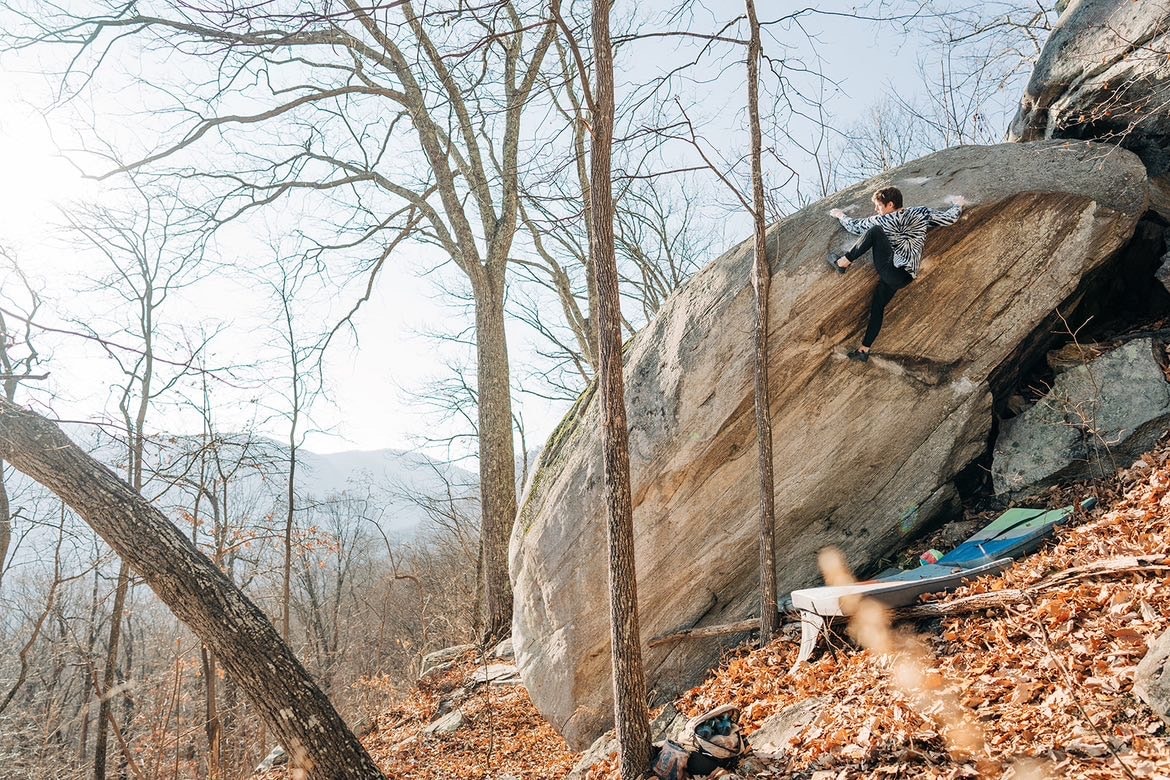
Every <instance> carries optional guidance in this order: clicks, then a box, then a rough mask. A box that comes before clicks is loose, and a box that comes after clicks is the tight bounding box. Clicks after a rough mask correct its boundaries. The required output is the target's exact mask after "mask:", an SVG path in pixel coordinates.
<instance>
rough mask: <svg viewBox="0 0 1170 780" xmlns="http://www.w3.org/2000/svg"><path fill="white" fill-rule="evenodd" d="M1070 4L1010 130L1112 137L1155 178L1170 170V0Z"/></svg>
mask: <svg viewBox="0 0 1170 780" xmlns="http://www.w3.org/2000/svg"><path fill="white" fill-rule="evenodd" d="M1068 5H1069V7H1068V9H1067V10H1066V11H1065V12H1064V14H1063V15H1062V16H1061V17H1060V20H1059V21H1058V22H1057V24H1056V26H1055V27H1054V28H1053V30H1052V34H1051V35H1050V36H1049V39H1048V42H1047V43H1046V44H1045V46H1044V50H1043V52H1042V53H1041V55H1040V59H1039V61H1038V62H1037V64H1036V68H1035V70H1034V71H1033V73H1032V78H1031V80H1030V81H1029V82H1028V87H1027V90H1026V91H1025V93H1024V98H1023V100H1022V101H1021V102H1020V109H1019V111H1018V113H1017V114H1016V117H1015V119H1014V120H1013V122H1012V127H1011V132H1010V136H1011V137H1012V138H1013V139H1015V140H1022V141H1033V140H1039V139H1045V138H1076V139H1098V140H1102V141H1112V142H1113V143H1120V144H1121V146H1123V147H1124V148H1126V149H1129V150H1131V151H1133V152H1135V153H1137V155H1138V156H1139V157H1141V159H1142V161H1143V162H1144V163H1145V164H1146V166H1147V167H1148V168H1149V173H1150V175H1151V176H1153V177H1164V176H1167V175H1170V58H1168V57H1167V53H1168V52H1170V4H1168V3H1165V2H1146V0H1141V2H1135V1H1134V0H1073V2H1071V3H1069V4H1068ZM1167 216H1170V211H1168V212H1167Z"/></svg>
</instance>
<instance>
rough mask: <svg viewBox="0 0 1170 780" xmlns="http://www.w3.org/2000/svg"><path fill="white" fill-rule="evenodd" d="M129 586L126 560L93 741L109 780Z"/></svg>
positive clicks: (100, 777) (97, 762)
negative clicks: (112, 724) (109, 746)
mask: <svg viewBox="0 0 1170 780" xmlns="http://www.w3.org/2000/svg"><path fill="white" fill-rule="evenodd" d="M34 479H35V477H34ZM61 498H62V499H63V500H65V502H66V503H68V499H66V498H65V496H61ZM74 509H76V507H74ZM111 546H113V545H111ZM129 586H130V571H129V569H127V568H126V561H125V560H122V562H121V563H120V564H119V565H118V585H117V587H116V588H115V590H114V608H113V610H111V612H110V639H109V642H108V643H107V645H106V667H105V671H103V672H102V689H101V690H100V691H98V696H99V697H100V698H99V699H98V719H97V723H96V724H95V725H96V726H97V734H96V736H95V737H94V742H93V745H94V753H93V776H94V780H105V778H106V753H107V744H108V743H109V733H110V722H111V721H112V720H113V719H114V717H115V715H114V692H115V683H116V681H117V677H116V675H117V669H118V649H119V647H120V646H121V642H122V613H123V612H124V611H125V608H126V591H127V589H128V588H129Z"/></svg>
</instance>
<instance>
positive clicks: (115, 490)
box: [0, 400, 382, 780]
mask: <svg viewBox="0 0 1170 780" xmlns="http://www.w3.org/2000/svg"><path fill="white" fill-rule="evenodd" d="M0 456H2V457H4V458H5V459H7V460H8V461H9V462H11V463H12V464H13V465H14V466H15V467H16V468H18V469H20V470H21V471H22V472H24V473H25V474H27V475H28V476H30V477H31V478H33V479H35V480H37V481H38V482H40V483H41V484H42V485H44V486H45V487H47V488H49V489H50V490H52V491H53V492H54V493H56V494H57V495H58V496H60V497H61V499H62V500H64V501H65V503H66V504H68V505H69V506H70V507H71V508H73V510H74V511H76V512H77V513H78V514H80V515H81V516H82V517H83V518H84V519H85V520H86V522H87V523H89V524H90V526H91V527H92V528H93V529H94V530H95V531H96V532H97V533H98V534H99V535H100V536H101V537H102V538H103V539H104V540H105V541H106V543H107V544H109V545H110V547H111V548H113V550H114V551H115V552H116V553H118V555H120V556H121V557H122V559H123V560H125V561H127V562H128V564H129V565H130V566H131V567H132V568H133V569H134V570H135V571H136V572H138V573H139V574H140V575H141V576H142V577H143V579H144V580H145V581H146V583H147V584H148V585H150V587H151V588H152V589H153V590H154V592H155V593H156V594H158V596H159V598H160V599H161V600H162V601H163V602H164V603H165V604H167V605H168V606H169V607H170V608H171V609H172V611H174V613H175V615H176V616H177V617H178V618H179V619H180V620H182V621H183V622H184V623H186V624H187V625H188V626H189V627H190V628H191V630H192V631H194V632H195V633H196V635H198V636H199V637H200V638H201V639H202V640H203V641H204V642H206V643H207V644H208V646H209V647H211V648H212V649H213V650H214V651H215V652H216V653H217V654H218V655H219V657H220V658H221V659H222V661H223V664H224V668H225V670H226V671H227V673H228V674H229V675H231V676H232V677H234V678H235V679H236V680H237V681H238V682H239V684H240V687H241V688H242V689H243V691H244V693H245V695H247V696H248V698H249V699H250V701H251V702H252V704H253V705H254V706H255V707H256V708H257V710H258V711H259V712H260V713H261V714H262V716H263V717H264V719H265V721H266V722H267V723H268V726H269V727H270V728H271V729H272V730H273V732H274V733H275V734H276V735H277V736H278V737H279V738H280V740H281V742H282V744H284V745H285V746H286V747H287V748H288V749H289V752H290V755H292V756H293V759H294V767H295V768H298V769H301V770H304V772H305V776H306V777H307V778H310V779H311V780H318V779H319V780H327V779H328V778H337V777H346V778H355V779H360V778H381V777H382V774H381V772H380V771H378V769H377V767H376V766H375V765H374V763H373V761H372V760H371V759H370V757H369V756H368V755H367V754H366V752H365V750H364V749H363V748H362V746H361V744H360V743H359V742H358V741H357V739H356V738H355V737H354V736H353V734H352V732H351V731H350V730H349V728H348V727H347V726H346V725H345V722H344V721H343V720H342V719H341V717H340V716H339V715H338V714H337V712H336V710H334V708H333V706H332V705H331V704H330V702H329V700H328V699H327V698H326V697H325V695H324V694H323V693H321V691H320V689H319V688H318V687H317V686H316V684H315V683H314V682H313V680H312V678H311V677H310V676H309V675H308V673H307V672H306V671H305V669H304V668H303V667H302V666H301V664H300V662H299V661H297V659H296V657H295V656H294V655H293V653H292V651H291V650H290V649H289V648H288V646H287V645H286V644H285V643H284V642H283V641H282V640H281V639H280V636H279V635H278V634H277V632H276V630H275V629H274V628H273V627H272V624H271V623H270V622H269V621H268V620H267V618H265V617H264V614H263V613H262V612H261V611H260V610H259V609H258V608H257V607H256V606H255V605H254V604H253V603H252V602H251V601H250V600H249V599H248V598H247V596H245V595H244V594H243V592H241V591H240V590H239V589H238V588H236V587H235V586H234V585H233V584H232V583H231V581H230V580H228V579H227V577H226V576H225V575H224V574H223V572H222V571H220V570H219V569H218V568H217V567H216V566H215V565H214V564H212V562H211V561H209V560H208V559H207V557H206V556H204V555H203V554H202V553H200V552H199V551H198V550H197V549H196V548H195V546H194V545H193V544H191V541H190V540H189V539H188V538H187V537H186V536H185V535H184V534H183V533H182V532H181V531H180V530H179V529H178V528H176V527H175V526H174V525H173V524H172V523H170V522H169V521H168V520H167V519H166V518H165V517H164V516H163V515H162V514H161V513H160V512H159V511H158V510H157V509H154V508H153V507H152V506H151V505H150V504H149V503H148V502H147V501H146V500H145V499H144V498H143V497H142V496H141V495H139V494H138V493H136V492H135V491H134V490H133V489H131V488H130V487H129V485H127V484H126V483H125V482H124V481H122V480H120V479H118V477H116V476H115V475H114V474H113V472H111V471H110V470H109V469H108V468H106V467H105V466H103V465H101V464H100V463H98V462H97V461H95V460H94V459H93V458H91V457H90V456H88V455H86V454H85V453H84V452H82V451H81V449H80V448H78V447H77V445H75V444H74V443H73V442H71V441H70V440H69V439H68V438H67V437H66V436H65V435H64V434H63V433H62V432H61V430H60V429H59V428H58V427H57V426H56V425H54V424H53V423H51V422H49V421H48V420H45V419H44V418H43V417H40V416H39V415H36V414H34V413H32V412H28V411H24V410H21V409H19V408H18V407H16V406H14V405H12V404H10V403H8V402H7V401H5V400H0Z"/></svg>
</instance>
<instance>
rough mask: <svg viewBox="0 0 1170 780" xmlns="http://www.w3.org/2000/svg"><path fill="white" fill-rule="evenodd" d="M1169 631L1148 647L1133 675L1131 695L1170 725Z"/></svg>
mask: <svg viewBox="0 0 1170 780" xmlns="http://www.w3.org/2000/svg"><path fill="white" fill-rule="evenodd" d="M1167 661H1170V631H1167V632H1166V633H1164V634H1162V636H1160V637H1158V638H1157V639H1155V640H1154V643H1153V644H1152V645H1150V649H1149V650H1148V651H1147V652H1146V657H1145V658H1143V659H1142V660H1141V663H1139V664H1138V665H1137V669H1136V670H1135V671H1134V674H1133V693H1134V695H1135V696H1137V697H1138V698H1139V699H1141V700H1142V701H1144V702H1145V703H1146V704H1148V705H1150V709H1152V710H1153V711H1154V713H1155V714H1156V715H1157V716H1158V717H1160V718H1161V719H1162V720H1164V721H1165V722H1166V723H1168V724H1170V669H1168V668H1167V663H1166V662H1167Z"/></svg>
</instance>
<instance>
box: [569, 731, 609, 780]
mask: <svg viewBox="0 0 1170 780" xmlns="http://www.w3.org/2000/svg"><path fill="white" fill-rule="evenodd" d="M617 752H618V741H617V732H615V731H613V730H612V729H611V730H610V731H607V732H605V733H604V734H602V735H601V736H600V737H598V738H597V739H596V740H594V742H593V744H592V745H590V746H589V749H588V750H586V751H585V752H584V753H582V754H581V758H580V759H579V760H578V761H577V763H576V764H574V765H573V768H572V769H571V770H570V771H569V774H568V775H567V776H566V777H565V780H586V778H587V777H588V776H589V770H590V769H592V768H593V767H594V765H595V764H597V763H598V762H599V761H602V760H604V759H606V758H607V757H609V756H613V755H616V754H617Z"/></svg>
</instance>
